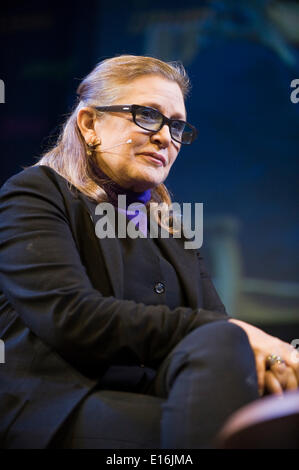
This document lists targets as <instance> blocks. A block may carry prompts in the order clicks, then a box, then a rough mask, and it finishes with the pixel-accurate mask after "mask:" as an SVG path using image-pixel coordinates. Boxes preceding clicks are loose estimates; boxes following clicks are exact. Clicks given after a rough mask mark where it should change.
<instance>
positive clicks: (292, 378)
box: [285, 369, 299, 390]
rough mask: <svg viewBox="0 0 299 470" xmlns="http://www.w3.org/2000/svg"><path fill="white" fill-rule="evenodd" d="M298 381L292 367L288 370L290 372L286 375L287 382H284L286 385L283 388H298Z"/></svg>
mask: <svg viewBox="0 0 299 470" xmlns="http://www.w3.org/2000/svg"><path fill="white" fill-rule="evenodd" d="M298 386H299V385H298V381H297V377H296V375H295V373H294V372H293V371H292V369H291V370H290V373H289V375H288V379H287V384H286V387H285V390H297V389H298Z"/></svg>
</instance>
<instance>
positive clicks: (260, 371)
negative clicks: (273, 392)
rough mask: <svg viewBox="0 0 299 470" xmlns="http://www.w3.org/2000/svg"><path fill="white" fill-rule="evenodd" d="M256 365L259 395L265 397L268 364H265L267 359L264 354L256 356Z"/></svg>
mask: <svg viewBox="0 0 299 470" xmlns="http://www.w3.org/2000/svg"><path fill="white" fill-rule="evenodd" d="M255 365H256V373H257V382H258V390H259V395H260V396H263V394H264V389H265V369H266V362H265V358H264V356H263V355H262V354H256V355H255Z"/></svg>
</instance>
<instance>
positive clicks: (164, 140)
mask: <svg viewBox="0 0 299 470" xmlns="http://www.w3.org/2000/svg"><path fill="white" fill-rule="evenodd" d="M151 138H152V140H153V142H157V143H159V144H160V146H163V147H168V145H169V144H170V142H171V134H170V129H169V126H167V124H164V126H163V127H162V128H161V129H160V130H159V131H158V132H155V134H153V135H152V137H151Z"/></svg>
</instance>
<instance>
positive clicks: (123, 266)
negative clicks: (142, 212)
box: [0, 56, 299, 448]
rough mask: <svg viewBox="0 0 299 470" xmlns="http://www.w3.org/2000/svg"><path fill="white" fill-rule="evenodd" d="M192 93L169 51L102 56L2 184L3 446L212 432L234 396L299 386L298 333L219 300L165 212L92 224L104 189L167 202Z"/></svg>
mask: <svg viewBox="0 0 299 470" xmlns="http://www.w3.org/2000/svg"><path fill="white" fill-rule="evenodd" d="M187 92H188V78H187V76H186V73H185V71H184V69H183V67H181V66H179V65H177V64H168V63H164V62H162V61H160V60H157V59H154V58H150V57H138V56H120V57H115V58H112V59H107V60H104V61H103V62H101V63H100V64H98V65H97V67H96V68H95V69H94V70H93V71H92V72H91V73H90V74H89V75H88V76H87V77H86V78H85V79H84V80H83V82H82V83H81V85H80V86H79V88H78V97H79V101H78V103H77V105H76V107H75V109H74V111H73V112H72V114H71V116H70V117H69V118H68V120H67V122H66V124H65V126H64V129H63V131H62V133H61V136H60V138H59V139H58V142H57V144H56V145H55V147H54V148H53V149H51V150H50V151H49V152H48V153H47V154H45V155H44V156H43V157H42V158H41V159H40V161H39V162H38V164H37V165H35V166H34V167H31V168H28V169H26V170H24V171H22V172H21V173H19V174H17V175H16V176H14V177H12V178H11V179H10V180H9V181H8V182H7V183H6V184H5V185H4V187H3V188H2V191H1V200H0V207H1V225H2V227H3V228H2V230H1V235H0V253H1V261H0V267H1V289H2V291H3V293H2V295H1V316H0V328H1V330H0V331H1V338H2V339H3V341H4V343H5V353H6V362H5V364H2V365H1V368H0V376H1V392H0V393H1V396H0V408H1V410H0V414H1V416H2V424H1V442H2V446H3V447H5V448H45V447H49V448H142V447H145V448H157V447H162V448H201V447H210V446H212V443H213V439H214V437H215V435H216V433H217V432H218V431H219V429H220V428H221V426H222V424H223V423H224V421H225V420H226V418H228V416H229V415H230V414H231V413H232V412H233V411H235V410H237V409H238V408H240V407H241V406H243V405H245V404H247V403H249V402H250V401H252V400H255V399H257V398H258V397H259V396H260V395H262V394H263V393H282V392H283V390H289V389H295V388H297V387H298V380H299V371H298V367H297V368H296V364H295V365H294V364H293V363H292V361H291V353H292V352H293V348H291V347H290V345H288V344H287V343H284V342H283V341H281V340H279V339H278V338H274V337H271V336H269V335H267V334H266V333H264V332H262V331H261V330H259V329H257V328H255V327H253V326H251V325H249V324H247V323H245V322H242V321H238V320H235V319H232V318H230V317H229V316H228V315H227V313H226V311H225V308H224V306H223V305H222V303H221V301H220V300H219V298H218V295H217V293H216V291H215V289H214V287H213V285H212V283H211V280H210V279H209V276H208V274H207V273H206V271H205V268H204V265H203V260H202V258H201V256H200V253H199V252H198V251H197V250H186V249H184V243H183V238H176V237H175V236H172V235H173V230H174V229H173V228H172V226H171V225H170V228H169V232H170V233H169V235H170V236H169V238H162V237H159V238H150V237H148V236H147V237H143V238H142V237H138V238H131V237H128V236H127V237H124V238H122V237H119V236H118V237H116V238H103V237H101V236H99V233H97V235H98V236H97V235H96V233H95V224H97V223H98V222H99V220H101V217H103V213H102V214H100V211H99V209H98V208H99V206H98V203H99V202H101V203H103V201H106V203H107V202H108V203H112V204H113V207H115V211H118V210H119V209H118V207H116V206H117V203H116V201H118V196H119V195H125V196H126V197H127V204H128V202H139V203H142V204H146V205H147V207H149V205H150V203H151V202H158V203H162V202H164V203H165V204H166V206H169V204H170V203H171V200H170V196H169V194H168V192H167V189H166V187H165V186H164V185H163V182H164V181H165V179H166V177H167V175H168V173H169V171H170V168H171V167H172V165H173V164H174V162H175V160H176V158H177V156H178V153H179V151H180V148H181V145H182V144H185V143H187V144H188V143H192V141H193V140H194V138H195V136H196V131H195V129H194V128H193V127H192V126H190V125H188V124H184V122H182V121H186V109H185V104H184V98H185V97H186V94H187ZM125 212H126V215H127V217H126V218H125V220H126V221H127V222H128V223H130V222H129V221H130V220H131V219H132V214H130V213H129V211H127V210H126V207H125ZM99 214H100V215H99ZM164 220H165V219H164ZM169 220H170V221H171V218H169ZM159 223H160V225H162V226H163V220H162V217H161V216H160V218H159ZM269 355H276V356H275V357H274V356H273V357H272V361H271V363H269V360H268V361H267V357H268V356H269ZM277 356H280V357H281V358H283V360H282V359H280V358H279V357H278V358H277ZM266 368H267V369H266Z"/></svg>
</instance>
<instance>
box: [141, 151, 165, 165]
mask: <svg viewBox="0 0 299 470" xmlns="http://www.w3.org/2000/svg"><path fill="white" fill-rule="evenodd" d="M141 155H144V156H145V157H148V158H150V160H151V161H152V162H154V163H156V165H158V166H166V159H165V157H164V156H163V155H160V154H159V153H155V152H144V153H142V154H141Z"/></svg>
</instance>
